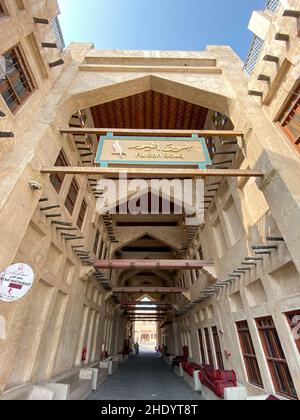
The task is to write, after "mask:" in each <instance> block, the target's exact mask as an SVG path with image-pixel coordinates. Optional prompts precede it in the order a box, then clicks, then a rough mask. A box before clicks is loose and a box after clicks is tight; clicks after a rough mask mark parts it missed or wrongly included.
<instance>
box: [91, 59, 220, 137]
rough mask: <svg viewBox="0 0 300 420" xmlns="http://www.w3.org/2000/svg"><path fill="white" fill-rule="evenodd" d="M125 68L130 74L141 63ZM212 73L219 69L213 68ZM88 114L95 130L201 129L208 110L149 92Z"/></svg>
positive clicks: (118, 101) (110, 104) (121, 99)
mask: <svg viewBox="0 0 300 420" xmlns="http://www.w3.org/2000/svg"><path fill="white" fill-rule="evenodd" d="M156 64H157V63H156ZM98 66H99V65H97V67H98ZM119 66H122V63H119V64H118V65H117V67H118V68H119ZM101 67H102V68H103V66H102V65H101ZM104 67H106V66H104ZM113 67H114V66H113ZM125 67H127V69H128V70H129V71H130V69H131V70H132V68H133V67H134V68H135V69H137V68H140V67H141V63H140V65H138V66H133V64H132V63H131V64H130V65H129V66H125ZM142 67H143V66H142ZM147 67H148V66H147ZM211 68H212V67H209V68H207V67H206V69H205V70H211ZM213 68H214V67H213ZM154 69H156V71H157V70H161V69H162V67H161V66H157V65H154ZM188 69H189V68H188V67H185V68H184V71H187V70H188ZM193 69H194V70H195V71H197V70H198V69H199V64H198V63H197V66H193ZM173 70H174V67H173V66H170V67H169V71H173ZM200 70H203V67H200ZM214 70H219V69H217V68H216V67H215V68H214ZM147 71H150V70H149V68H147ZM91 113H92V116H93V120H94V125H95V127H115V128H133V129H144V128H145V129H155V128H156V129H159V128H165V129H176V128H183V129H198V130H201V129H202V128H203V127H204V125H205V122H206V119H207V113H208V109H207V108H204V107H202V106H200V105H196V104H193V103H190V102H187V101H184V100H182V99H178V98H175V97H172V96H169V95H166V94H163V93H160V92H156V91H153V90H148V91H145V92H141V93H138V94H135V95H130V96H127V97H124V98H120V99H116V100H113V101H110V102H105V103H103V104H100V105H96V106H94V107H92V108H91Z"/></svg>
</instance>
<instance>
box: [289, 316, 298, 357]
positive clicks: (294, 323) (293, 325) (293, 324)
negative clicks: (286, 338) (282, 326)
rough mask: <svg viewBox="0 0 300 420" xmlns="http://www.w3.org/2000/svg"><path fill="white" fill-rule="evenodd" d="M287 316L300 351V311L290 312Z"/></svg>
mask: <svg viewBox="0 0 300 420" xmlns="http://www.w3.org/2000/svg"><path fill="white" fill-rule="evenodd" d="M286 316H287V319H288V323H289V326H290V327H291V330H292V332H293V336H294V339H295V341H296V344H297V347H298V350H299V353H300V311H294V312H290V313H288V314H287V315H286Z"/></svg>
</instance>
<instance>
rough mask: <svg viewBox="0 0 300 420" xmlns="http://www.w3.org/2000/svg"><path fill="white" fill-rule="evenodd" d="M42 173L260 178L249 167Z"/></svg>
mask: <svg viewBox="0 0 300 420" xmlns="http://www.w3.org/2000/svg"><path fill="white" fill-rule="evenodd" d="M40 172H41V173H42V174H48V175H51V174H65V175H97V176H98V175H103V176H106V177H118V176H119V175H121V174H126V175H127V176H128V177H135V178H139V177H140V178H149V179H151V178H163V179H165V178H169V179H174V178H208V177H225V178H227V177H228V178H232V177H246V178H253V177H254V178H262V177H263V176H264V174H263V172H262V171H259V170H251V169H185V168H180V169H169V168H151V167H149V168H145V167H143V168H138V167H130V168H102V167H82V166H78V167H77V166H62V167H60V166H46V167H43V168H41V170H40Z"/></svg>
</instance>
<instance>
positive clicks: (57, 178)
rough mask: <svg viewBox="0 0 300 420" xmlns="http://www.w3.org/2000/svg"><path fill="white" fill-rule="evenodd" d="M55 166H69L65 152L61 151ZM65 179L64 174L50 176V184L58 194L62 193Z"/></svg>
mask: <svg viewBox="0 0 300 420" xmlns="http://www.w3.org/2000/svg"><path fill="white" fill-rule="evenodd" d="M54 166H69V164H68V161H67V158H66V156H65V154H64V152H63V151H61V152H60V154H59V155H58V158H57V159H56V162H55V164H54ZM64 179H65V175H64V174H52V175H51V176H50V182H51V184H52V185H53V187H54V189H55V191H56V192H57V194H59V193H60V190H61V187H62V184H63V182H64Z"/></svg>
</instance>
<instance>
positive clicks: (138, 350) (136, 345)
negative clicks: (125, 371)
mask: <svg viewBox="0 0 300 420" xmlns="http://www.w3.org/2000/svg"><path fill="white" fill-rule="evenodd" d="M134 350H135V356H136V357H138V355H139V354H140V345H139V343H138V342H136V343H135V345H134Z"/></svg>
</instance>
